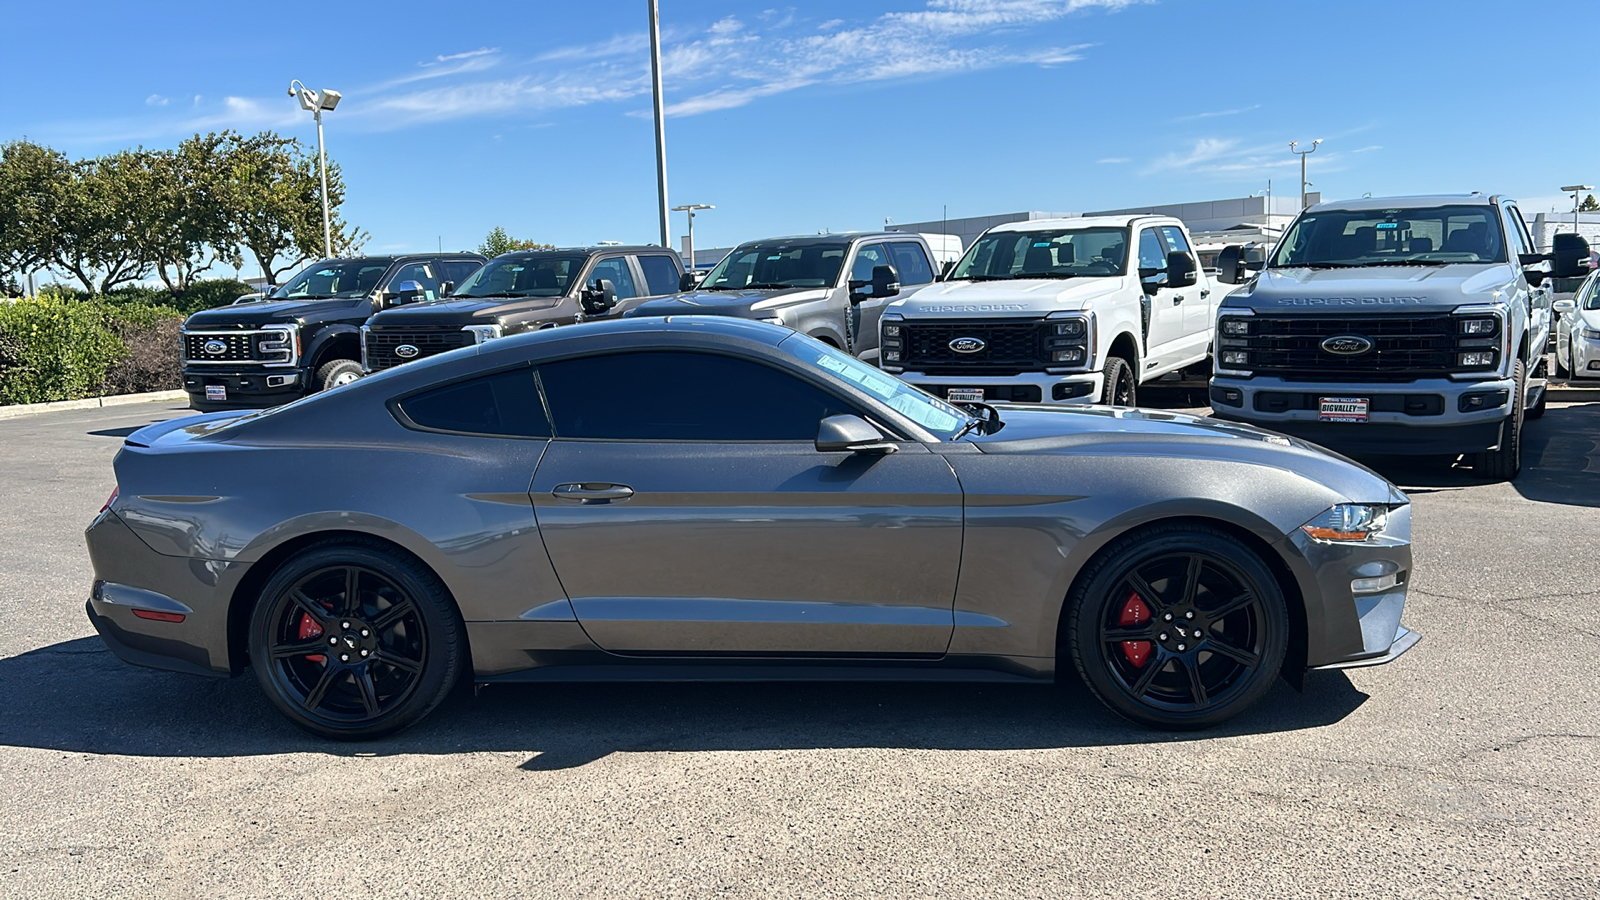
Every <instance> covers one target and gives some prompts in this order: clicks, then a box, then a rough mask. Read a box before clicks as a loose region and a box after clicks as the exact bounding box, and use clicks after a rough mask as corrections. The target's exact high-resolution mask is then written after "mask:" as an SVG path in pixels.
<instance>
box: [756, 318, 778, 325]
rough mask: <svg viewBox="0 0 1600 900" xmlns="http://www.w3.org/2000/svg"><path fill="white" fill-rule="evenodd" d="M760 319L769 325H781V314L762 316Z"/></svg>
mask: <svg viewBox="0 0 1600 900" xmlns="http://www.w3.org/2000/svg"><path fill="white" fill-rule="evenodd" d="M761 321H763V322H766V323H767V324H769V325H782V324H783V316H762V317H761Z"/></svg>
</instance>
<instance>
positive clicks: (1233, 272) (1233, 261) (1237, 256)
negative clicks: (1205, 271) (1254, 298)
mask: <svg viewBox="0 0 1600 900" xmlns="http://www.w3.org/2000/svg"><path fill="white" fill-rule="evenodd" d="M1244 273H1245V268H1244V248H1243V247H1241V246H1239V245H1238V244H1230V245H1228V246H1226V247H1223V248H1222V251H1221V252H1220V253H1218V254H1217V280H1218V281H1220V282H1222V283H1223V284H1243V283H1244V280H1245V277H1246V276H1245V274H1244Z"/></svg>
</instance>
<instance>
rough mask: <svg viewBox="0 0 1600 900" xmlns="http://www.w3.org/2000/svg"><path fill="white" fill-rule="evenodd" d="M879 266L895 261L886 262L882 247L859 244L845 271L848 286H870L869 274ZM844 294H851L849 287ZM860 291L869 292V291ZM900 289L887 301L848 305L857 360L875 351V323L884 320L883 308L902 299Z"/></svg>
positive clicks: (868, 300) (852, 349)
mask: <svg viewBox="0 0 1600 900" xmlns="http://www.w3.org/2000/svg"><path fill="white" fill-rule="evenodd" d="M878 266H891V267H892V266H894V261H893V260H891V259H890V258H889V249H888V248H887V247H886V246H884V245H883V244H861V245H859V246H857V247H856V254H855V256H854V258H852V260H851V262H850V267H849V269H848V271H849V273H850V277H849V281H850V282H852V283H853V282H861V281H865V282H867V283H868V284H869V285H870V284H871V282H872V270H873V269H875V268H877V267H878ZM845 290H846V291H847V292H848V291H850V285H849V284H846V285H845ZM861 290H863V291H867V290H870V287H867V288H862V289H861ZM905 293H906V292H905V291H904V290H903V289H902V290H901V291H900V292H899V293H897V294H894V295H893V296H889V297H868V298H866V299H865V300H862V301H860V302H859V303H854V304H851V306H850V307H849V308H848V309H847V310H846V314H847V315H849V316H850V329H851V331H850V333H851V336H852V339H851V346H850V347H849V348H848V349H849V350H850V352H851V353H852V354H854V355H856V356H860V355H861V354H862V353H863V352H865V351H867V350H875V349H877V347H878V320H879V319H881V318H882V317H883V308H884V307H885V306H887V305H889V304H890V303H893V302H894V301H896V300H898V299H900V298H901V297H903V296H905Z"/></svg>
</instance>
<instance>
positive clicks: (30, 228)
mask: <svg viewBox="0 0 1600 900" xmlns="http://www.w3.org/2000/svg"><path fill="white" fill-rule="evenodd" d="M71 170H72V164H71V163H70V162H68V161H67V158H66V157H65V156H63V155H62V154H60V153H57V152H56V151H54V150H51V149H50V148H49V147H45V146H42V145H40V144H35V143H33V142H31V141H26V140H21V141H12V142H11V143H9V144H5V145H3V146H0V275H10V274H17V275H20V274H22V273H24V272H27V271H28V270H31V269H34V268H37V267H39V266H42V265H44V264H45V263H47V262H49V261H50V259H51V257H52V256H54V253H55V245H56V235H57V232H58V228H59V222H58V218H59V216H58V213H59V210H60V208H61V204H62V202H63V201H64V199H65V196H66V193H67V188H68V185H69V183H70V181H71Z"/></svg>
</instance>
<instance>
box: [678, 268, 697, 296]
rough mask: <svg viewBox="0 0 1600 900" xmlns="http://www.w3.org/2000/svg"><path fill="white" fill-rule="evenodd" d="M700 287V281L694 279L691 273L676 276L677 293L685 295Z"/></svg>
mask: <svg viewBox="0 0 1600 900" xmlns="http://www.w3.org/2000/svg"><path fill="white" fill-rule="evenodd" d="M699 286H700V279H698V278H696V277H694V273H693V272H685V273H683V274H682V275H679V276H678V291H679V292H680V293H684V294H687V293H689V292H690V291H692V290H694V289H695V288H697V287H699Z"/></svg>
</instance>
